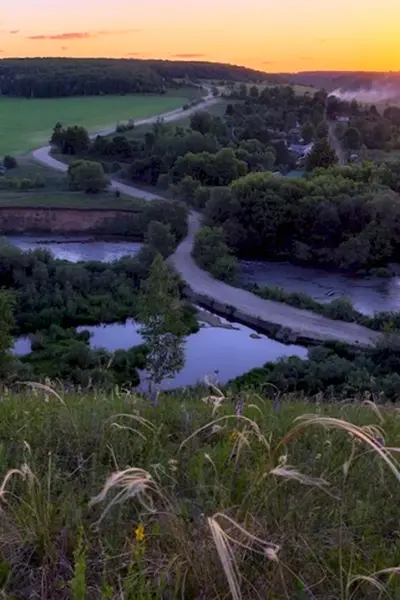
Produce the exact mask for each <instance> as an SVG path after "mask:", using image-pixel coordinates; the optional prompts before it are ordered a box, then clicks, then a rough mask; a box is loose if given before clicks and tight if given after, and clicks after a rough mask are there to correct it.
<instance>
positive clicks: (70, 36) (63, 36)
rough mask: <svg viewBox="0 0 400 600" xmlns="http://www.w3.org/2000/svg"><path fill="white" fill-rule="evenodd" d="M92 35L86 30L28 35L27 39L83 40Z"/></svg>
mask: <svg viewBox="0 0 400 600" xmlns="http://www.w3.org/2000/svg"><path fill="white" fill-rule="evenodd" d="M90 37H92V36H91V34H90V33H88V32H87V31H85V32H81V33H58V34H56V35H29V36H28V37H27V39H28V40H83V39H86V38H90Z"/></svg>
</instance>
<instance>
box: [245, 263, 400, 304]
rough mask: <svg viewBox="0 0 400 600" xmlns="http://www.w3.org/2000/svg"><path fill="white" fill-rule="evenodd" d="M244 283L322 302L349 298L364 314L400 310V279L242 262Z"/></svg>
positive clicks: (296, 266) (281, 264)
mask: <svg viewBox="0 0 400 600" xmlns="http://www.w3.org/2000/svg"><path fill="white" fill-rule="evenodd" d="M240 264H241V280H242V281H243V282H245V283H258V284H259V285H271V286H278V287H282V288H284V289H285V290H287V291H288V292H305V293H306V294H308V295H309V296H312V297H313V298H314V299H315V300H317V301H318V302H330V301H331V300H334V299H335V298H348V299H349V300H350V301H351V303H352V304H353V305H354V306H355V308H356V309H357V310H359V311H360V312H362V313H364V314H367V315H373V314H374V313H375V312H382V311H400V276H397V277H390V278H386V277H385V278H379V277H363V278H361V277H351V276H348V275H343V274H340V273H329V272H327V271H324V270H323V269H315V268H312V267H302V266H298V265H291V264H290V263H284V262H276V263H274V262H257V261H251V262H247V261H241V263H240Z"/></svg>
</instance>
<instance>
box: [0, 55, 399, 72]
mask: <svg viewBox="0 0 400 600" xmlns="http://www.w3.org/2000/svg"><path fill="white" fill-rule="evenodd" d="M51 59H57V60H125V61H132V62H133V61H136V62H150V61H164V62H172V63H184V62H187V63H200V64H201V63H203V64H211V65H226V66H229V67H238V68H241V69H248V70H249V71H254V72H256V73H265V74H266V75H268V74H271V75H299V74H303V73H367V74H370V73H376V74H400V70H398V71H393V70H372V69H371V70H367V69H360V70H358V69H302V70H299V71H295V70H294V71H270V70H269V71H264V70H263V69H256V68H254V67H249V66H247V65H245V64H238V63H231V62H220V61H216V60H199V59H194V58H193V59H189V58H187V59H185V58H160V57H158V58H156V57H152V58H150V57H140V56H136V57H134V56H118V57H117V56H56V55H54V56H0V62H1V61H5V60H51Z"/></svg>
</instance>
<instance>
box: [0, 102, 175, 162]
mask: <svg viewBox="0 0 400 600" xmlns="http://www.w3.org/2000/svg"><path fill="white" fill-rule="evenodd" d="M185 102H186V98H185V95H184V94H182V96H180V95H179V91H177V92H176V96H174V95H170V94H166V95H165V96H151V95H140V94H138V95H132V96H87V97H74V98H51V99H24V98H6V97H3V98H0V131H1V138H0V156H3V155H4V154H11V153H13V152H24V151H26V150H32V149H34V148H37V147H39V146H41V145H42V144H45V143H46V142H47V141H48V140H49V138H50V136H51V132H52V130H53V127H54V126H55V124H56V123H57V122H60V123H62V124H63V125H65V126H68V125H83V126H84V127H86V128H87V129H88V130H96V129H101V128H105V127H112V126H115V125H116V123H117V121H123V120H127V119H130V118H132V119H140V118H145V117H151V116H153V115H157V114H160V113H163V112H167V111H169V110H173V109H175V108H179V107H180V106H182V105H183V104H184V103H185Z"/></svg>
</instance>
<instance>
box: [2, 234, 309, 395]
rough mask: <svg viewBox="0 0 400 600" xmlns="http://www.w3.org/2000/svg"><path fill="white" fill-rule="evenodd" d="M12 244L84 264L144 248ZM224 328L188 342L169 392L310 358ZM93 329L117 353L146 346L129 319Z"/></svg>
mask: <svg viewBox="0 0 400 600" xmlns="http://www.w3.org/2000/svg"><path fill="white" fill-rule="evenodd" d="M8 240H9V241H10V242H11V243H12V244H14V245H15V246H17V247H18V248H20V249H21V250H24V251H26V250H32V249H35V248H44V249H46V250H49V251H50V252H51V253H52V254H53V255H54V256H55V257H56V258H60V259H63V260H69V261H71V262H79V261H83V260H101V261H107V262H110V261H113V260H118V259H119V258H121V257H122V256H124V255H127V254H129V255H131V256H132V255H135V254H137V252H138V251H139V250H140V248H141V244H138V243H134V242H127V241H122V242H117V241H101V240H93V239H91V238H90V237H87V236H73V237H67V236H51V237H50V236H8ZM219 325H220V326H218V327H216V326H211V325H208V324H206V323H202V324H201V328H200V331H199V332H198V333H196V334H193V335H191V336H189V337H188V338H187V339H186V342H185V345H186V346H185V350H186V352H185V366H184V368H183V370H182V371H181V372H180V373H179V374H178V375H177V376H176V377H175V378H174V379H173V380H168V381H165V382H164V383H163V386H162V387H164V388H165V389H168V388H170V389H172V388H176V387H182V386H188V385H194V384H196V383H198V382H202V381H204V378H205V377H206V376H208V377H210V378H211V379H212V380H214V381H215V382H219V383H226V382H227V381H228V380H229V379H232V378H234V377H238V376H239V375H242V374H243V373H246V372H247V371H249V370H251V369H253V368H255V367H261V366H262V365H263V364H265V363H266V362H268V361H275V360H278V359H279V358H283V357H287V356H293V355H296V356H299V357H302V358H305V357H306V356H307V349H306V348H304V347H302V346H295V345H285V344H282V343H280V342H277V341H275V340H272V339H270V338H268V337H267V336H265V335H256V334H255V332H254V331H253V330H251V329H249V328H248V327H244V326H243V325H239V324H237V323H228V322H227V321H225V320H224V319H220V324H219ZM82 329H86V330H88V331H90V333H91V334H92V335H91V340H90V343H91V346H92V347H94V348H95V347H103V348H106V349H107V350H110V351H113V350H117V349H128V348H131V347H132V346H135V345H138V344H140V343H141V341H142V340H141V337H140V334H139V332H138V329H139V326H138V325H137V324H136V323H135V322H133V321H128V322H127V323H125V324H121V323H114V324H111V325H98V326H94V327H93V326H88V327H80V328H79V330H82ZM29 352H30V340H29V338H24V337H22V338H20V339H18V340H17V341H16V342H15V345H14V353H15V354H16V355H18V356H23V355H24V354H28V353H29Z"/></svg>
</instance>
